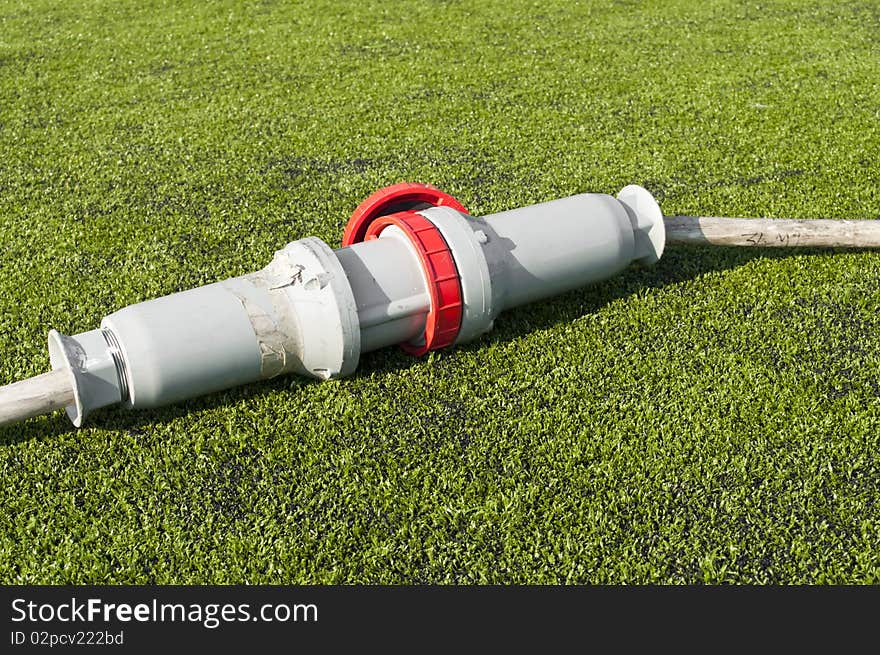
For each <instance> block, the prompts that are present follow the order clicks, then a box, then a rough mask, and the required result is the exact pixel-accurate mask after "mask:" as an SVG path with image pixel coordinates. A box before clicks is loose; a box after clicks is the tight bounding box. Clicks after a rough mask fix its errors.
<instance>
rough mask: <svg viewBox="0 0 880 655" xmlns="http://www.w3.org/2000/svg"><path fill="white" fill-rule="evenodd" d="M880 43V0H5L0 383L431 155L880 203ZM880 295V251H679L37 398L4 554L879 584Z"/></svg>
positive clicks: (614, 180)
mask: <svg viewBox="0 0 880 655" xmlns="http://www.w3.org/2000/svg"><path fill="white" fill-rule="evenodd" d="M878 37H880V6H878V4H877V3H876V2H872V1H869V0H859V1H846V2H838V1H824V2H808V1H803V0H789V1H785V2H782V1H780V2H775V1H766V2H760V3H755V2H751V3H748V4H745V3H739V2H733V1H730V2H727V1H720V0H714V1H708V2H697V1H691V2H685V1H675V2H667V1H660V0H657V1H652V2H634V1H631V2H625V1H620V2H599V1H596V2H590V3H583V4H575V3H571V2H568V1H549V0H542V1H541V2H520V1H518V0H505V1H504V2H495V1H492V2H406V3H403V2H400V3H384V2H362V1H350V2H335V1H334V2H330V1H327V2H320V3H318V2H312V3H297V4H289V3H284V2H271V1H264V2H248V3H240V2H231V1H230V2H216V3H203V2H189V1H181V0H178V1H175V2H170V1H169V2H145V1H143V0H139V1H138V2H116V1H107V2H87V3H80V2H77V3H74V2H67V3H57V2H49V1H46V0H27V1H21V2H8V1H5V0H3V1H2V2H0V254H2V260H0V383H8V382H12V381H14V380H17V379H19V378H22V377H25V376H30V375H35V374H37V373H41V372H43V371H45V370H47V369H48V357H47V354H46V344H45V342H46V333H47V331H48V330H49V329H50V328H56V329H58V330H60V331H62V332H65V333H69V334H72V333H77V332H82V331H86V330H90V329H93V328H95V327H97V326H98V323H99V321H100V319H101V317H102V316H104V315H105V314H108V313H110V312H112V311H114V310H115V309H118V308H121V307H123V306H125V305H127V304H130V303H133V302H137V301H140V300H144V299H148V298H151V297H154V296H157V295H162V294H167V293H171V292H174V291H178V290H183V289H186V288H189V287H192V286H194V285H199V284H203V283H207V282H210V281H215V280H218V279H222V278H224V277H229V276H233V275H239V274H243V273H245V272H248V271H251V270H255V269H257V268H261V267H262V266H264V265H265V264H266V263H267V262H268V261H269V259H270V258H271V255H272V253H273V252H274V251H275V250H276V249H278V248H280V247H281V246H283V245H284V244H285V243H287V242H288V241H291V240H294V239H298V238H301V237H305V236H309V235H315V236H318V237H320V238H322V239H324V240H325V241H327V242H328V243H330V244H332V245H334V246H335V245H337V244H338V243H339V239H340V236H341V233H342V228H343V226H344V225H345V222H346V220H347V217H348V215H349V214H350V213H351V210H352V209H353V208H354V207H355V206H356V205H357V204H358V202H359V201H360V200H361V199H363V198H364V197H365V196H367V195H368V194H369V193H370V192H372V191H373V190H374V189H376V188H378V187H380V186H383V185H386V184H391V183H394V182H398V181H401V180H413V181H424V182H431V183H434V184H436V185H437V186H439V187H441V188H443V189H444V190H446V191H448V192H450V193H452V194H454V195H456V196H457V197H458V198H460V199H461V200H462V202H463V203H464V204H465V205H467V206H468V208H469V209H470V210H471V212H472V213H474V214H486V213H490V212H496V211H500V210H505V209H510V208H514V207H518V206H521V205H524V204H528V203H534V202H539V201H545V200H550V199H554V198H557V197H561V196H565V195H570V194H574V193H578V192H584V191H596V192H604V193H616V192H617V191H618V190H619V189H620V188H621V187H623V186H624V185H626V184H630V183H639V184H643V185H645V186H646V187H647V188H648V189H650V190H651V191H652V192H653V193H655V194H656V196H657V198H658V200H659V201H660V203H661V206H662V208H663V209H664V211H665V213H667V214H702V215H720V216H747V217H748V216H787V217H798V218H801V217H803V218H809V217H837V218H876V217H878V214H880V164H878V160H877V156H878V153H880V133H878V120H880V83H878V80H880V39H878ZM548 254H550V253H548ZM878 309H880V253H878V252H846V251H834V252H831V251H820V250H803V249H791V250H773V251H769V250H763V251H759V250H748V249H732V248H696V247H694V248H686V247H670V248H669V249H668V251H667V254H666V255H665V256H664V258H663V260H662V261H661V262H660V263H659V264H658V265H657V266H655V267H652V268H643V269H632V270H630V271H628V272H626V273H625V274H623V275H621V276H620V277H617V278H615V279H613V280H610V281H608V282H605V283H603V284H600V285H598V286H595V287H592V288H588V289H584V290H582V291H577V292H574V293H570V294H568V295H566V296H564V297H559V298H556V299H553V300H551V301H548V302H546V303H543V304H538V305H534V306H529V307H525V308H520V309H518V310H514V311H511V312H510V313H508V314H505V315H502V316H501V317H500V318H499V319H498V320H497V321H496V328H495V330H494V331H493V332H492V333H490V334H488V335H486V336H485V337H483V338H481V339H480V340H478V341H476V342H474V343H472V344H468V345H466V346H463V347H458V348H455V349H451V350H448V351H444V352H440V353H436V354H433V355H431V356H429V357H427V358H424V359H418V360H417V359H412V358H410V357H408V356H406V355H404V354H403V353H401V352H399V351H398V350H397V349H388V350H383V351H380V352H376V353H372V354H369V355H366V356H364V357H363V358H362V361H361V365H360V367H359V370H358V372H357V374H356V375H355V376H353V377H351V378H349V379H345V380H341V381H334V382H329V383H317V382H311V381H307V380H304V379H294V378H287V377H286V378H276V379H274V380H271V381H268V382H265V383H261V384H255V385H251V386H248V387H244V388H239V389H234V390H230V391H228V392H226V393H221V394H217V395H213V396H209V397H205V398H201V399H198V400H194V401H192V402H188V403H185V404H182V405H179V406H174V407H170V408H167V409H162V410H157V411H141V412H129V411H125V410H123V409H110V410H104V411H101V412H98V413H96V414H95V415H93V417H92V418H91V420H90V421H89V423H88V425H87V427H85V428H84V429H82V430H75V429H74V428H72V427H71V425H70V424H69V422H68V421H67V419H66V418H65V417H63V415H60V414H55V415H53V416H51V417H45V418H40V419H34V420H31V421H29V422H27V423H26V424H23V425H21V426H18V427H14V428H9V429H6V430H2V431H0V507H2V511H0V581H2V582H6V583H19V582H36V583H83V582H92V583H135V582H139V583H150V582H156V583H201V582H215V583H233V582H235V583H239V582H253V583H349V582H387V583H423V582H438V583H445V582H478V583H488V582H493V583H496V582H500V583H546V582H577V583H584V582H589V583H623V582H626V583H646V582H671V583H676V582H688V583H695V582H709V583H717V582H747V583H807V582H817V583H844V582H846V583H877V582H880V548H878V544H880V460H878V446H880V382H878V377H880V375H878V374H880V316H878V314H880V312H878Z"/></svg>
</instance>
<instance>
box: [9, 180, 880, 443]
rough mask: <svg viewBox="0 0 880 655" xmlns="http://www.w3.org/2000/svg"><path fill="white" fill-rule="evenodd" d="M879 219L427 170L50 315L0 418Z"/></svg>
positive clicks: (319, 369) (155, 395)
mask: <svg viewBox="0 0 880 655" xmlns="http://www.w3.org/2000/svg"><path fill="white" fill-rule="evenodd" d="M878 223H880V222H878V221H827V220H826V221H773V220H759V219H723V218H691V217H675V218H673V219H666V221H664V218H663V214H662V212H661V211H660V207H659V206H658V204H657V202H656V201H655V199H654V198H653V197H652V195H651V194H650V193H649V192H648V191H647V190H645V189H643V188H642V187H640V186H636V185H631V186H627V187H626V188H624V189H623V190H622V191H621V192H620V193H619V194H618V195H617V196H616V197H613V196H610V195H605V194H593V193H584V194H580V195H575V196H571V197H568V198H563V199H560V200H553V201H551V202H545V203H541V204H537V205H532V206H529V207H524V208H521V209H514V210H512V211H505V212H501V213H497V214H492V215H489V216H483V217H475V216H471V215H470V214H469V213H468V211H467V210H466V209H465V207H464V206H463V205H462V204H461V203H460V202H459V201H458V200H456V199H455V198H453V197H452V196H450V195H448V194H446V193H444V192H443V191H440V190H439V189H437V188H435V187H433V186H431V185H427V184H413V183H401V184H396V185H393V186H390V187H387V188H384V189H381V190H379V191H377V192H376V193H374V194H373V195H372V196H370V197H369V198H367V199H366V200H365V201H364V202H363V203H361V205H360V206H359V207H358V208H357V209H356V211H355V212H354V214H353V215H352V217H351V220H350V221H349V223H348V226H347V227H346V229H345V232H344V235H343V241H342V247H341V248H337V249H335V250H334V249H332V248H331V247H330V246H328V245H327V244H326V243H324V242H323V241H321V240H320V239H317V238H315V237H307V238H305V239H300V240H298V241H293V242H292V243H289V244H287V245H286V246H285V247H284V248H282V249H281V250H279V251H278V252H276V253H275V256H274V258H273V259H272V261H271V262H270V263H269V264H268V265H267V266H266V267H265V268H263V269H262V270H259V271H256V272H254V273H249V274H247V275H243V276H241V277H235V278H231V279H228V280H223V281H221V282H217V283H214V284H209V285H206V286H203V287H199V288H196V289H191V290H188V291H183V292H181V293H175V294H172V295H169V296H164V297H162V298H157V299H155V300H149V301H146V302H141V303H138V304H135V305H131V306H129V307H125V308H124V309H121V310H119V311H117V312H115V313H113V314H110V315H109V316H106V317H104V318H103V320H102V321H101V323H100V327H98V328H97V329H95V330H91V331H89V332H83V333H81V334H75V335H72V336H66V335H63V334H60V333H59V332H57V331H55V330H52V331H51V332H50V333H49V358H50V361H51V364H52V369H53V370H52V371H51V372H49V373H46V374H43V375H39V376H36V377H34V378H30V379H29V380H24V381H21V382H17V383H14V384H11V385H8V386H6V387H3V388H0V426H2V425H5V424H10V423H15V422H17V421H21V420H24V419H27V418H30V417H33V416H37V415H40V414H45V413H49V412H52V411H54V410H56V409H61V408H64V409H65V410H66V412H67V415H68V416H69V417H70V419H71V421H73V424H74V425H75V426H77V427H79V426H81V425H82V424H83V421H85V419H86V417H87V416H88V415H89V414H90V413H91V412H93V411H94V410H96V409H99V408H101V407H106V406H108V405H114V404H118V403H122V404H123V405H125V406H126V407H129V408H134V409H139V408H151V407H158V406H161V405H166V404H170V403H175V402H179V401H182V400H185V399H187V398H193V397H196V396H201V395H204V394H209V393H213V392H216V391H220V390H222V389H228V388H230V387H234V386H237V385H242V384H247V383H250V382H254V381H257V380H261V379H268V378H273V377H275V376H278V375H284V374H289V373H293V374H297V375H304V376H311V377H313V378H317V379H320V380H327V379H331V378H338V377H342V376H346V375H349V374H350V373H352V372H353V371H354V370H355V368H356V367H357V365H358V360H359V358H360V355H361V353H364V352H368V351H372V350H376V349H378V348H383V347H386V346H391V345H395V344H399V345H400V347H401V348H403V350H405V351H406V352H407V353H410V354H411V355H414V356H420V355H424V354H425V353H427V352H429V351H431V350H437V349H440V348H445V347H447V346H452V345H454V344H460V343H465V342H468V341H471V340H473V339H475V338H477V337H478V336H480V335H481V334H483V333H485V332H488V331H489V330H491V329H492V326H493V322H494V320H495V318H496V317H497V316H498V314H499V313H501V312H502V311H504V310H507V309H510V308H512V307H516V306H518V305H523V304H525V303H530V302H534V301H537V300H541V299H543V298H548V297H550V296H554V295H557V294H560V293H563V292H565V291H569V290H571V289H575V288H577V287H582V286H585V285H588V284H590V283H593V282H597V281H599V280H603V279H606V278H609V277H611V276H613V275H615V274H617V273H619V272H621V271H622V270H624V269H625V268H627V267H628V266H630V265H631V264H633V263H634V262H637V263H641V264H653V263H654V262H656V261H658V260H659V259H660V257H661V256H662V254H663V249H664V246H665V244H666V243H667V241H668V240H671V241H680V242H692V243H720V244H724V245H771V246H772V245H788V246H792V245H820V246H822V245H832V246H835V245H836V246H840V245H844V246H846V245H858V246H876V245H880V229H878V226H877V224H878ZM804 224H809V225H807V226H806V227H805V226H804ZM756 234H760V235H761V236H760V237H758V236H754V235H756ZM749 235H753V236H751V237H749ZM780 235H783V236H784V238H781V237H780ZM841 235H842V236H841ZM668 237H673V238H672V239H668ZM747 237H748V238H747ZM762 239H763V242H761V240H762Z"/></svg>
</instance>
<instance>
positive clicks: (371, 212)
mask: <svg viewBox="0 0 880 655" xmlns="http://www.w3.org/2000/svg"><path fill="white" fill-rule="evenodd" d="M440 206H443V207H452V209H455V210H457V211H460V212H462V213H464V214H467V213H468V210H467V209H465V208H464V205H462V204H461V203H460V202H459V201H458V200H456V199H455V198H454V197H452V196H450V195H449V194H448V193H444V192H443V191H441V190H440V189H438V188H437V187H435V186H431V185H430V184H418V183H415V182H401V183H400V184H392V185H391V186H387V187H385V188H383V189H379V190H378V191H376V192H375V193H374V194H373V195H371V196H370V197H369V198H367V199H366V200H364V201H363V202H362V203H361V204H360V205H358V207H357V209H355V210H354V213H353V214H352V215H351V218H350V219H349V220H348V225H346V226H345V232H344V233H343V234H342V245H343V246H350V245H352V244H353V243H360V242H361V241H363V240H364V237H366V235H367V230H368V229H369V227H370V223H372V222H373V221H374V220H376V219H377V218H379V217H380V216H386V215H388V214H395V213H397V212H402V211H419V210H420V209H427V208H428V207H440Z"/></svg>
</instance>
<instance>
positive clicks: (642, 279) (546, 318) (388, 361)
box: [0, 246, 859, 446]
mask: <svg viewBox="0 0 880 655" xmlns="http://www.w3.org/2000/svg"><path fill="white" fill-rule="evenodd" d="M853 252H859V251H854V250H853V249H824V248H823V249H819V248H737V247H720V246H708V247H704V246H673V247H671V248H669V249H668V250H667V251H666V253H665V254H664V255H663V258H662V259H661V260H660V262H658V263H657V264H656V265H655V266H650V267H634V268H630V269H628V270H626V271H624V272H623V273H621V274H620V275H618V276H616V277H614V278H612V279H610V280H606V281H604V282H601V283H598V284H596V285H593V286H590V287H586V288H584V289H578V290H576V291H572V292H569V293H566V294H564V295H561V296H558V297H556V298H553V299H550V300H547V301H544V302H538V303H534V304H531V305H527V306H523V307H518V308H516V309H513V310H511V311H510V312H506V313H505V314H502V315H501V317H499V319H498V321H496V324H495V329H494V330H493V331H492V332H490V333H489V334H487V335H484V336H483V337H481V338H479V339H477V340H476V341H474V342H472V343H470V344H465V345H462V346H458V347H457V348H460V349H464V350H478V349H480V348H483V347H484V346H485V344H486V343H491V342H497V341H506V340H510V339H514V338H517V337H519V336H523V335H525V334H528V333H530V332H532V331H535V330H540V329H546V328H549V327H552V326H554V325H558V324H560V323H567V322H571V321H574V320H576V319H578V318H580V317H582V316H585V315H588V314H591V313H593V312H596V311H598V310H599V309H601V308H602V307H604V306H605V305H607V304H608V303H610V302H613V301H614V300H617V299H619V298H625V297H628V296H630V295H632V294H634V293H637V292H638V291H641V290H644V289H661V288H663V287H666V286H669V285H674V284H679V283H682V282H686V281H688V280H691V279H694V278H696V277H698V276H700V275H705V274H707V273H712V272H717V271H725V270H730V269H734V268H738V267H739V266H743V265H745V264H747V263H749V262H751V261H753V260H755V259H767V260H776V259H782V258H786V257H791V256H797V255H801V256H802V255H828V254H831V253H838V254H842V253H853ZM505 319H507V320H505ZM416 361H418V360H415V359H413V358H411V357H409V356H407V355H404V354H403V353H401V352H400V351H396V352H395V351H394V349H383V350H379V351H376V352H371V353H367V354H365V355H364V356H363V357H362V358H361V362H360V365H359V366H358V370H357V371H356V372H355V374H354V375H353V376H352V377H354V378H363V377H368V376H371V375H374V374H376V373H381V372H390V371H395V370H401V369H406V368H408V367H410V366H412V365H413V364H414V363H415V362H416ZM298 384H300V385H302V386H306V385H311V384H319V382H318V381H317V380H311V379H305V378H299V382H298ZM290 386H291V378H290V377H289V376H281V377H279V378H275V379H273V380H267V381H264V382H255V383H253V384H249V385H246V386H243V387H238V388H235V389H230V390H228V391H224V392H219V393H215V394H211V395H209V396H203V397H201V398H196V399H193V400H189V401H186V402H184V403H180V404H177V405H172V406H170V407H164V408H161V409H155V410H140V411H127V410H124V409H120V408H114V409H108V410H103V411H99V412H97V413H96V414H95V415H93V416H92V417H90V423H91V424H92V425H95V426H97V427H101V428H103V429H107V430H120V431H126V432H128V433H130V434H139V433H141V431H142V428H143V427H146V426H150V425H156V424H157V423H167V422H171V421H173V420H175V419H177V418H180V417H182V416H186V415H190V414H192V413H193V412H198V411H201V410H205V409H213V408H216V407H222V406H226V405H230V404H236V403H239V402H241V401H242V400H248V399H250V398H252V397H255V396H261V395H263V394H265V393H267V392H269V391H280V390H284V389H288V388H290ZM75 430H76V428H74V427H73V426H72V425H71V424H70V421H68V419H67V417H66V416H64V415H63V414H61V413H55V414H53V415H52V416H50V417H48V418H41V419H37V420H31V421H28V422H25V423H23V424H20V425H14V426H9V427H7V428H5V429H4V428H0V445H4V446H5V445H10V444H14V443H17V442H21V441H27V440H30V439H41V438H43V437H48V436H55V435H60V434H65V433H69V432H73V431H75Z"/></svg>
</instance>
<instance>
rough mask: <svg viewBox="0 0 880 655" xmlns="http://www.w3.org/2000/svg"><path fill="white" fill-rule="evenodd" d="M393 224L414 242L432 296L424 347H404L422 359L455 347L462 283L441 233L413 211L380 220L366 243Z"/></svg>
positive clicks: (370, 229)
mask: <svg viewBox="0 0 880 655" xmlns="http://www.w3.org/2000/svg"><path fill="white" fill-rule="evenodd" d="M441 193H442V192H441ZM459 211H461V210H459ZM389 225H394V226H396V227H397V228H399V229H400V230H401V231H403V233H404V234H406V236H407V237H408V238H409V240H410V241H411V242H412V245H413V247H414V248H415V250H416V252H417V253H418V256H419V261H420V262H421V264H422V270H423V271H424V272H425V278H426V279H427V280H428V291H429V292H430V294H431V308H430V310H428V319H427V321H425V343H424V345H415V344H413V343H402V344H400V347H401V348H402V349H403V351H404V352H406V353H409V354H410V355H413V356H414V357H420V356H421V355H424V354H425V353H426V352H428V351H429V350H439V349H440V348H445V347H446V346H451V345H452V344H453V343H455V339H456V337H457V336H458V331H459V329H461V318H462V313H463V301H462V295H461V280H460V278H459V276H458V268H457V267H456V266H455V259H454V258H453V257H452V251H451V250H450V249H449V246H448V245H446V241H445V240H444V239H443V235H442V234H440V230H438V229H437V227H436V226H435V225H434V224H433V223H432V222H431V221H429V220H428V219H427V218H425V217H424V216H422V215H421V214H416V213H415V212H413V211H405V212H398V213H394V214H389V215H386V216H379V217H377V218H376V219H375V220H373V221H372V222H371V223H370V224H369V225H368V226H367V228H366V233H365V235H364V238H365V240H369V239H376V238H378V236H379V235H380V234H381V233H382V230H384V229H385V228H386V227H388V226H389Z"/></svg>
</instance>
